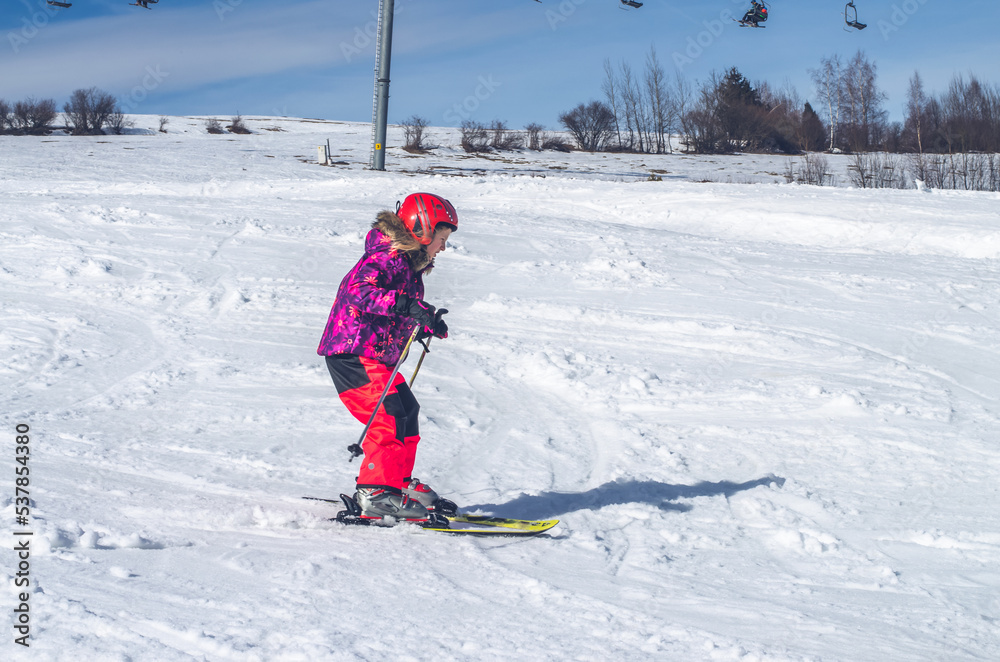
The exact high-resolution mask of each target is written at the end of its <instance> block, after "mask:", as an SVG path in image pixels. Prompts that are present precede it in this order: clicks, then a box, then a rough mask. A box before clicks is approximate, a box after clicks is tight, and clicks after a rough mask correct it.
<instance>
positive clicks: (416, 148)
mask: <svg viewBox="0 0 1000 662" xmlns="http://www.w3.org/2000/svg"><path fill="white" fill-rule="evenodd" d="M402 126H403V141H404V142H405V143H406V144H405V145H403V149H405V150H406V151H407V152H413V153H415V154H423V153H424V152H426V151H427V148H426V147H425V146H424V129H426V128H427V120H425V119H424V118H423V117H420V116H419V115H412V116H411V117H407V118H406V119H405V120H403V122H402Z"/></svg>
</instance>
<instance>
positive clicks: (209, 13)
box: [0, 0, 1000, 128]
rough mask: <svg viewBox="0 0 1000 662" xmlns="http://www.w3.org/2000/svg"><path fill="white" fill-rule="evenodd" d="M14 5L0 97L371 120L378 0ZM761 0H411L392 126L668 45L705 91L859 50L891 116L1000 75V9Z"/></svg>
mask: <svg viewBox="0 0 1000 662" xmlns="http://www.w3.org/2000/svg"><path fill="white" fill-rule="evenodd" d="M128 2H129V0H74V1H73V3H72V7H70V8H68V9H55V8H52V7H49V6H47V5H46V4H45V2H44V0H0V35H2V38H3V41H2V43H0V99H5V100H7V101H9V102H10V101H16V100H19V99H23V98H27V97H35V98H53V99H55V100H56V102H57V104H58V105H59V107H62V104H63V103H64V102H65V101H66V100H67V99H68V97H69V95H70V94H71V93H72V91H73V90H75V89H79V88H88V87H92V86H94V87H98V88H100V89H102V90H105V91H108V92H110V93H112V94H113V95H115V96H116V97H118V98H119V100H120V101H121V104H122V107H123V109H124V110H125V111H126V112H130V113H141V114H162V115H211V114H216V115H221V116H224V117H228V116H232V115H235V114H237V113H240V114H243V115H281V116H294V117H314V118H322V119H333V120H349V121H370V120H371V114H372V91H373V68H374V57H375V39H374V33H375V24H376V23H375V17H376V15H377V8H378V0H354V1H346V0H313V1H296V0H288V1H282V2H267V1H265V0H160V2H159V3H158V4H155V5H150V7H151V9H150V10H146V9H143V8H141V7H136V6H129V4H128ZM747 4H748V3H745V2H742V1H736V0H710V1H701V2H694V1H691V0H688V1H685V2H682V1H680V0H647V1H646V2H645V4H644V6H643V7H642V8H640V9H635V10H627V11H625V10H622V8H621V7H620V5H619V2H618V0H561V1H559V0H543V2H541V3H537V2H534V1H532V0H497V1H495V2H486V1H484V0H396V17H395V21H394V37H393V58H392V72H391V78H392V83H391V86H390V97H391V98H390V106H389V120H390V122H393V123H398V122H399V121H401V120H403V119H405V118H408V117H410V116H413V115H418V116H420V117H423V118H424V119H426V120H427V121H428V122H429V123H430V124H431V125H432V126H457V125H459V124H460V123H461V122H462V121H463V120H466V119H471V120H476V121H481V122H490V121H493V120H497V119H499V120H502V121H504V122H506V123H507V124H508V126H510V127H512V128H520V127H523V126H524V125H525V124H527V123H530V122H535V123H539V124H542V125H543V126H545V127H547V128H557V127H558V117H559V114H560V113H562V112H565V111H567V110H570V109H572V108H573V107H575V106H576V105H578V104H579V103H582V102H587V101H590V100H593V99H601V98H602V92H601V84H602V82H603V80H604V68H603V65H604V62H605V60H610V61H611V62H612V63H613V64H615V65H616V66H618V65H620V64H621V63H627V64H629V65H630V66H631V67H632V69H633V70H634V71H636V72H637V73H639V72H641V71H642V70H643V68H644V66H645V62H646V58H647V56H648V54H649V53H650V51H651V49H653V50H655V52H656V55H657V57H658V58H659V60H660V62H661V63H662V64H663V66H664V68H665V69H666V71H667V72H668V75H669V76H670V77H671V78H672V77H673V75H674V74H675V73H676V74H680V75H682V76H684V77H685V78H686V79H687V80H688V81H690V82H692V83H693V84H695V85H697V84H698V83H700V82H701V81H704V80H705V79H707V78H708V77H709V76H710V75H711V73H712V72H722V71H725V70H727V69H728V68H730V67H733V66H735V67H737V68H738V69H739V71H740V72H741V73H742V74H743V75H744V76H746V77H747V78H748V79H750V80H751V81H767V82H768V83H770V84H771V85H773V86H776V87H782V86H785V85H791V86H792V87H794V88H795V90H796V91H797V92H798V94H799V96H800V97H801V98H802V99H803V100H810V99H812V100H813V101H814V102H815V100H816V98H817V95H816V94H815V91H814V89H813V85H812V82H811V79H810V76H809V69H811V68H815V67H817V66H818V65H819V62H820V60H821V59H822V58H824V57H828V56H831V55H834V54H839V55H840V56H841V57H842V58H843V59H849V58H850V57H851V56H853V55H854V54H855V53H856V52H857V51H858V50H859V49H861V50H863V51H864V52H865V53H866V54H867V56H868V57H869V58H871V59H872V60H874V61H875V62H876V64H877V66H878V72H879V83H880V85H881V86H882V87H883V88H884V89H885V91H886V92H887V93H888V95H889V98H888V101H887V102H886V106H885V108H886V110H887V111H888V112H889V115H890V119H894V120H900V119H902V113H903V105H904V102H905V94H906V88H907V85H908V81H909V79H910V77H911V76H912V75H913V72H914V71H919V72H920V74H921V76H922V78H923V80H924V83H925V86H926V89H927V90H928V91H929V92H933V93H940V92H943V91H945V90H946V89H947V87H948V84H949V82H950V81H951V80H952V79H953V77H954V76H955V75H956V74H961V75H963V76H966V77H967V76H969V75H975V76H977V77H979V78H980V79H981V80H984V81H988V82H991V83H995V84H1000V39H998V38H997V28H996V26H997V25H998V24H1000V3H997V2H995V1H990V2H987V1H986V0H966V1H959V0H950V1H949V2H944V1H942V0H855V5H856V7H857V9H858V19H859V20H860V21H861V22H865V23H867V24H868V26H869V27H868V28H867V29H866V30H864V31H860V32H859V31H856V30H845V25H844V2H840V1H838V0H832V1H827V0H810V1H799V2H796V1H793V0H774V2H773V3H772V6H771V18H770V19H769V20H768V22H767V23H766V28H765V29H756V30H755V29H750V28H741V27H740V26H739V25H738V24H737V23H736V22H735V21H734V20H732V19H733V18H734V17H735V18H739V16H741V15H742V13H743V11H744V10H745V9H746V6H747Z"/></svg>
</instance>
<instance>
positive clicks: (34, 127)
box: [9, 97, 56, 134]
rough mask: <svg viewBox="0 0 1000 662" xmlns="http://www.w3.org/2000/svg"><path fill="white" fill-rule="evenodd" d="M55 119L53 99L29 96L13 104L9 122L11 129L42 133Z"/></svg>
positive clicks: (50, 126)
mask: <svg viewBox="0 0 1000 662" xmlns="http://www.w3.org/2000/svg"><path fill="white" fill-rule="evenodd" d="M55 119H56V102H55V100H53V99H42V100H41V101H38V100H36V99H35V98H34V97H29V98H27V99H25V100H24V101H18V102H17V103H15V104H14V108H13V114H12V115H11V116H10V119H9V122H10V126H11V128H12V129H14V130H15V131H19V132H22V133H31V134H42V133H45V132H46V131H48V130H49V129H50V128H52V122H54V121H55Z"/></svg>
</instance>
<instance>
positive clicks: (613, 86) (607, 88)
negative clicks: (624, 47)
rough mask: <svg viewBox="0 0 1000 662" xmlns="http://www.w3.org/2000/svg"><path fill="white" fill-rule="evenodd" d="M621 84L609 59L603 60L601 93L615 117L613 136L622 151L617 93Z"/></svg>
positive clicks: (620, 109) (618, 94) (620, 112)
mask: <svg viewBox="0 0 1000 662" xmlns="http://www.w3.org/2000/svg"><path fill="white" fill-rule="evenodd" d="M619 87H621V83H619V81H618V74H617V73H615V68H614V66H613V65H612V64H611V59H610V58H604V82H603V83H602V84H601V91H602V92H604V98H605V99H606V100H607V102H608V108H610V109H611V112H612V113H613V114H614V116H615V136H616V137H617V138H618V149H622V148H623V147H624V145H623V144H622V127H621V122H620V118H621V117H622V114H623V113H622V108H621V98H620V97H621V95H620V93H619Z"/></svg>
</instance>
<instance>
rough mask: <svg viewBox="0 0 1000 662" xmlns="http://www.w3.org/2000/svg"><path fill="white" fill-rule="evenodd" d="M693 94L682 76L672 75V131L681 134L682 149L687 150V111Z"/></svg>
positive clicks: (678, 73)
mask: <svg viewBox="0 0 1000 662" xmlns="http://www.w3.org/2000/svg"><path fill="white" fill-rule="evenodd" d="M692 95H693V92H692V90H691V83H690V82H689V81H688V80H687V79H686V78H684V74H682V73H681V72H680V71H677V72H676V73H675V75H674V83H673V94H671V105H672V106H673V109H672V112H673V118H674V123H675V126H674V129H676V130H678V131H679V132H680V133H681V134H683V140H684V141H685V142H684V149H685V150H688V149H689V148H690V147H689V143H688V141H687V136H688V135H690V131H689V128H690V127H689V125H688V123H687V115H688V111H690V109H691V98H692Z"/></svg>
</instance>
